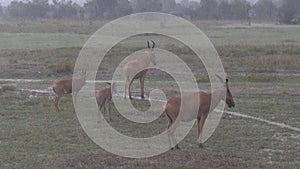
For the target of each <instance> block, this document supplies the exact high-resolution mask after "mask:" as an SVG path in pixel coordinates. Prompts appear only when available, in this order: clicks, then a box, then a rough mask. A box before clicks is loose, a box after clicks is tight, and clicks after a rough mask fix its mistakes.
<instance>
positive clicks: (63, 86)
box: [52, 70, 87, 112]
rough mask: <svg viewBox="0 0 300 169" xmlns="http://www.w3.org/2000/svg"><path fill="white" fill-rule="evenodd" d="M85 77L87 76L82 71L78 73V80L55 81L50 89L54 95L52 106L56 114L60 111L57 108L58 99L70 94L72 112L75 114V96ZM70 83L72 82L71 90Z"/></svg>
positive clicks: (83, 83)
mask: <svg viewBox="0 0 300 169" xmlns="http://www.w3.org/2000/svg"><path fill="white" fill-rule="evenodd" d="M86 76H87V74H86V70H84V71H82V72H80V78H76V79H60V80H56V81H55V82H54V83H53V85H52V89H53V91H54V93H55V94H56V96H55V102H54V106H55V110H56V111H57V112H59V111H60V109H59V107H58V102H59V99H60V98H61V97H62V96H64V95H66V94H72V102H73V112H75V104H76V96H77V93H78V92H79V91H80V90H81V88H82V87H83V86H84V85H85V80H86ZM72 82H74V84H73V88H72Z"/></svg>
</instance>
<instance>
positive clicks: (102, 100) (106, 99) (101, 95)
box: [96, 83, 115, 121]
mask: <svg viewBox="0 0 300 169" xmlns="http://www.w3.org/2000/svg"><path fill="white" fill-rule="evenodd" d="M107 84H109V85H110V86H109V87H107V88H104V89H102V90H99V91H97V92H96V101H97V104H98V108H99V111H101V109H102V108H103V106H104V105H105V106H104V107H105V109H106V112H108V114H109V120H110V121H111V99H112V93H111V90H114V88H115V84H114V83H112V84H111V83H107ZM99 120H100V119H99Z"/></svg>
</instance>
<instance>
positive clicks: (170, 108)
mask: <svg viewBox="0 0 300 169" xmlns="http://www.w3.org/2000/svg"><path fill="white" fill-rule="evenodd" d="M217 77H218V78H219V79H220V80H221V81H222V83H223V84H222V86H220V87H219V88H218V89H217V90H215V91H213V93H206V92H203V91H200V92H196V93H191V94H185V95H182V96H173V97H171V98H170V99H169V100H168V101H167V102H166V103H165V105H164V108H163V112H164V114H165V115H166V117H167V119H168V122H169V124H168V127H167V134H168V141H169V145H170V147H171V149H173V148H172V142H173V144H174V145H175V148H176V149H179V146H178V144H177V142H176V139H175V137H174V131H175V129H176V128H177V126H178V125H179V123H180V121H182V122H188V121H192V120H194V119H197V124H198V143H199V147H200V148H202V147H203V144H202V130H203V126H204V123H205V120H206V118H207V116H208V114H209V113H210V112H211V111H212V110H214V109H215V108H216V106H217V105H218V104H219V102H220V101H221V100H223V99H224V94H225V92H226V99H225V102H226V104H227V105H228V107H229V108H231V107H234V106H235V103H234V100H233V97H232V94H231V92H230V90H229V86H228V79H226V81H224V80H223V79H222V78H221V77H220V76H218V75H217ZM212 95H213V100H212ZM197 97H198V98H197ZM195 100H199V101H200V103H199V104H197V103H195ZM181 102H182V103H181ZM181 104H182V105H183V106H182V107H181ZM197 106H199V107H197ZM180 109H181V112H180V114H179V111H180Z"/></svg>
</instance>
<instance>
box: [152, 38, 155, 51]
mask: <svg viewBox="0 0 300 169" xmlns="http://www.w3.org/2000/svg"><path fill="white" fill-rule="evenodd" d="M151 42H152V43H153V47H152V49H154V47H155V42H154V41H153V40H151Z"/></svg>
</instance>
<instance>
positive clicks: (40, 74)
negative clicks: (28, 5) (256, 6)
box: [0, 20, 300, 169]
mask: <svg viewBox="0 0 300 169" xmlns="http://www.w3.org/2000/svg"><path fill="white" fill-rule="evenodd" d="M195 23H196V25H197V26H199V27H201V28H202V29H203V31H204V32H205V33H206V34H207V35H208V36H209V37H210V38H211V40H212V42H213V43H214V45H216V49H217V51H218V52H219V55H220V58H221V60H222V63H223V66H224V68H225V70H226V72H227V73H228V78H229V85H230V88H231V92H232V94H233V96H234V99H235V103H236V107H235V108H232V109H229V108H228V107H226V110H228V111H235V112H241V113H243V114H246V115H250V116H255V117H260V118H263V119H267V120H270V121H274V122H278V123H285V124H287V125H291V126H293V127H298V128H299V124H300V121H299V113H300V112H299V110H300V107H299V102H300V100H299V98H300V95H299V93H300V80H299V77H298V76H296V75H294V73H299V69H298V65H299V56H300V48H299V46H300V41H299V35H300V34H299V33H298V32H299V28H298V27H273V28H253V27H252V28H234V27H224V25H226V24H231V23H230V22H228V23H227V22H195ZM200 23H201V24H200ZM0 24H1V26H0V32H1V33H0V37H1V38H0V46H1V50H0V78H15V79H16V78H28V79H43V80H44V81H42V82H30V83H17V82H0V86H7V85H13V86H16V90H15V91H10V90H5V91H1V90H0V105H1V106H0V126H1V128H0V150H1V151H0V168H153V169H154V168H155V169H156V168H272V169H273V168H297V166H298V165H299V161H300V156H299V150H300V148H299V132H296V131H292V130H289V129H284V128H280V127H278V126H274V125H269V124H266V123H262V122H258V121H255V120H251V119H245V118H241V117H235V116H232V115H228V114H223V116H222V119H221V122H220V124H219V126H218V127H217V129H216V130H215V132H214V134H213V135H212V137H210V138H209V140H208V141H207V142H205V144H204V148H203V149H199V148H198V146H197V141H196V140H197V128H196V126H194V127H193V128H192V130H191V131H190V133H189V134H188V135H187V137H186V138H185V139H184V140H183V141H182V142H180V143H179V146H180V147H181V150H174V151H168V152H166V153H164V154H161V155H159V156H155V157H151V158H146V159H128V158H123V157H119V156H116V155H113V154H110V153H109V152H106V151H104V150H103V149H101V148H100V147H99V146H97V145H96V144H95V143H93V142H92V141H91V140H90V139H89V138H88V136H87V135H86V134H85V133H84V131H83V129H82V127H81V126H80V124H79V122H78V119H77V117H76V115H75V114H74V113H72V111H71V110H72V104H71V98H70V97H65V98H62V99H61V101H60V107H61V108H62V109H63V111H62V112H55V111H54V106H53V93H51V94H45V95H37V94H36V93H32V92H28V91H26V92H24V91H21V90H20V89H41V90H48V88H49V87H50V86H51V84H52V83H53V80H54V79H57V78H65V77H71V76H72V70H71V69H72V67H73V66H74V62H75V60H76V58H77V56H78V54H79V52H80V50H81V47H82V45H83V44H84V42H85V40H87V38H88V37H89V36H90V35H91V34H92V33H93V32H95V31H96V30H97V29H98V28H99V27H100V26H101V25H103V24H104V22H93V23H89V22H75V21H53V20H52V21H28V22H25V21H13V22H1V23H0ZM147 39H153V40H154V41H156V42H157V47H159V48H162V49H166V50H168V51H171V52H173V53H174V54H177V55H178V56H179V57H180V58H181V59H182V60H184V61H185V62H187V64H188V65H189V66H190V67H191V69H192V70H193V72H194V74H195V78H196V80H197V82H198V83H199V87H200V89H203V90H209V89H210V84H209V83H208V82H209V81H208V80H209V79H208V77H207V75H206V74H207V73H206V71H205V68H204V66H203V64H202V63H201V62H199V60H198V58H197V57H195V56H194V55H193V52H192V51H191V50H189V49H188V48H186V47H185V46H184V45H182V44H179V43H178V42H176V41H174V40H172V39H170V38H166V37H163V36H153V35H151V36H136V37H132V38H130V39H127V40H125V41H123V42H122V43H120V44H118V45H117V46H115V47H114V48H113V49H112V50H111V51H110V52H109V53H108V54H107V56H106V57H105V58H104V60H103V62H102V64H101V65H100V67H99V69H98V74H97V79H98V80H104V79H107V80H108V79H110V77H111V76H112V73H113V71H114V67H116V66H118V64H119V63H120V61H121V60H122V58H123V57H126V56H128V55H129V54H131V52H133V51H137V50H140V49H143V48H145V41H146V40H147ZM279 73H281V74H282V75H279ZM145 84H146V94H147V95H148V94H149V92H150V90H151V89H152V88H160V89H162V90H163V91H164V92H165V94H166V96H167V98H169V97H171V96H173V95H176V94H179V91H178V86H177V84H176V82H175V81H174V80H173V79H172V78H171V77H170V76H169V75H168V74H166V73H162V72H160V71H153V70H151V71H149V72H148V75H147V78H146V83H145ZM104 86H106V85H102V84H101V85H98V84H97V89H98V88H102V87H104ZM134 86H135V89H134V90H133V91H134V92H139V89H138V87H139V85H138V84H137V82H135V83H134ZM134 94H135V95H139V93H134ZM132 104H133V105H134V106H135V107H136V108H137V109H138V110H142V111H144V110H147V109H148V108H149V106H150V104H149V102H148V101H137V100H134V101H133V102H132ZM87 105H88V104H87ZM125 113H129V114H130V113H131V112H125ZM112 115H113V117H112V119H113V121H112V122H110V124H111V125H112V126H113V127H114V128H115V129H116V130H117V131H119V132H121V133H124V134H126V135H129V136H134V137H148V136H153V135H155V134H158V133H160V132H162V131H163V130H164V129H165V128H166V127H167V120H166V119H165V117H163V116H161V117H159V118H158V119H157V120H155V121H153V122H152V123H149V124H137V123H133V122H130V121H129V120H127V119H125V118H124V117H122V116H121V115H120V114H119V113H118V112H117V110H116V109H115V108H114V107H113V112H112ZM104 116H105V117H106V118H107V117H108V116H107V114H105V115H104Z"/></svg>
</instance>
